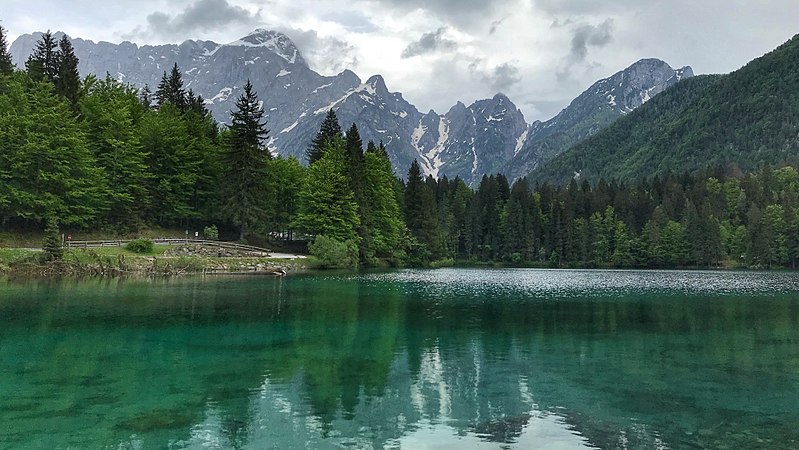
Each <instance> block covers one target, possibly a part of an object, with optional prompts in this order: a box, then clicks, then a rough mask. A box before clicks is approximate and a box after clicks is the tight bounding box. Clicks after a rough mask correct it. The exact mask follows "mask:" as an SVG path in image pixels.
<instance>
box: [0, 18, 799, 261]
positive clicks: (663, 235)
mask: <svg viewBox="0 0 799 450" xmlns="http://www.w3.org/2000/svg"><path fill="white" fill-rule="evenodd" d="M0 38H2V29H0ZM0 44H2V47H1V48H0V226H2V232H3V236H10V237H11V238H10V239H9V238H7V237H5V238H4V239H8V240H9V241H11V242H13V241H15V240H16V241H20V242H22V241H24V242H29V241H27V240H25V238H24V237H18V238H15V236H25V235H26V234H27V235H28V236H30V235H36V233H40V232H41V230H42V229H44V228H45V227H46V226H47V225H48V224H49V232H48V233H45V235H44V240H45V241H47V240H48V239H49V240H50V245H51V246H52V245H55V244H53V242H54V241H56V240H58V237H59V236H60V233H61V232H64V231H65V230H66V231H68V232H73V231H77V232H80V233H83V232H90V233H98V232H102V233H107V234H126V235H139V234H142V232H143V231H142V230H147V229H159V228H167V229H169V228H171V229H176V228H177V229H181V228H185V229H189V228H190V229H197V230H199V229H203V228H205V227H210V226H211V225H212V224H213V225H218V226H219V228H220V230H221V232H222V233H224V234H226V235H228V236H231V235H232V236H237V237H238V238H239V239H240V240H257V241H259V242H270V241H271V242H273V243H274V242H279V241H282V240H284V239H288V240H291V239H293V238H297V237H309V238H312V239H313V241H312V243H311V245H310V246H309V249H310V251H311V253H312V254H313V255H314V256H315V257H316V259H315V260H313V261H314V265H315V266H318V267H337V268H342V267H349V268H353V267H385V266H395V267H396V266H442V265H455V264H464V265H484V264H488V265H510V266H536V267H538V266H545V267H630V268H632V267H644V268H677V267H750V268H769V269H771V268H780V267H787V268H794V267H795V265H796V260H797V258H799V175H798V174H797V171H796V169H795V168H794V167H791V166H779V167H778V166H774V167H764V168H762V169H760V170H758V171H755V172H751V173H748V174H744V173H741V172H736V171H730V170H726V169H725V170H720V169H719V170H705V171H703V172H694V173H693V174H687V173H686V174H682V175H673V174H670V173H666V174H665V175H662V176H657V177H655V178H653V179H641V180H640V181H638V182H636V183H618V182H614V181H610V182H608V181H604V180H599V181H598V182H596V183H595V184H591V183H589V182H588V181H587V180H585V179H583V180H581V181H580V182H578V181H576V180H574V179H572V181H571V183H570V184H569V185H567V186H559V185H551V184H536V185H535V186H532V185H531V184H530V183H528V181H527V180H526V179H521V180H517V181H516V182H514V183H510V182H509V180H507V179H506V178H505V177H504V176H502V175H493V176H484V177H483V179H482V181H481V183H480V185H479V187H478V188H477V189H476V190H473V189H471V188H469V187H468V186H467V185H466V184H465V183H464V182H463V181H462V180H460V179H457V178H456V179H455V180H449V179H447V178H446V177H442V178H441V179H434V178H433V177H431V176H427V177H425V176H424V175H423V174H422V171H421V169H420V166H419V165H418V164H417V163H413V164H412V165H411V167H410V169H409V170H408V172H407V174H406V176H405V177H404V179H401V178H398V177H397V176H396V174H395V173H394V170H393V168H392V166H391V163H390V161H389V158H388V154H387V151H386V148H385V147H384V146H383V144H382V143H374V142H368V143H366V145H364V143H363V142H362V140H361V138H360V136H359V132H358V127H357V125H356V124H352V125H351V126H350V127H349V128H348V130H347V131H346V132H344V131H343V130H342V128H341V126H340V124H339V123H338V120H337V117H336V114H335V112H334V111H333V110H330V111H328V113H327V115H326V116H325V117H324V120H323V121H322V123H321V126H320V131H319V133H318V134H317V136H316V137H315V138H314V139H313V141H312V142H310V143H309V147H308V149H307V152H306V154H307V161H306V162H307V164H308V165H307V167H306V166H305V165H303V164H302V163H301V162H300V161H298V160H297V159H295V158H288V159H284V158H281V157H274V156H273V155H272V153H271V152H270V150H269V149H268V148H267V144H268V136H269V132H268V130H267V127H266V125H267V124H266V123H264V121H263V106H262V105H263V104H264V102H265V103H266V104H268V99H266V100H265V101H264V102H262V101H261V100H259V99H258V97H257V93H256V92H254V91H253V89H252V86H251V84H250V83H249V82H248V83H247V84H246V85H245V86H244V93H243V94H242V95H241V96H240V98H239V99H238V101H237V102H236V109H235V110H234V111H232V112H231V120H230V125H228V126H224V125H220V124H217V123H216V122H215V121H214V119H213V118H212V117H211V115H210V113H209V112H208V110H207V109H206V107H205V101H204V100H203V98H202V97H200V96H198V95H196V94H195V93H194V92H192V91H191V90H188V91H186V90H185V88H184V86H183V82H182V75H181V72H180V70H179V68H178V67H177V65H175V66H173V67H172V69H171V71H170V73H166V72H165V73H164V76H163V79H162V81H161V83H160V84H159V86H158V87H157V89H156V91H155V92H154V93H153V92H151V91H150V89H149V87H144V88H142V89H141V90H137V89H135V88H133V87H132V86H130V85H125V84H122V83H120V82H118V81H117V80H114V79H113V78H111V77H110V76H106V77H105V78H104V79H98V78H96V77H93V76H89V77H86V78H84V79H83V80H80V79H79V78H78V75H77V58H75V56H74V52H73V51H72V47H71V44H70V42H69V39H68V38H66V37H64V38H63V39H61V40H60V41H59V42H56V41H55V39H54V38H53V37H52V35H50V34H49V33H46V34H45V35H44V36H43V38H42V40H41V41H40V42H39V43H38V45H37V48H36V51H35V52H34V53H33V55H32V56H31V57H30V59H29V60H28V62H27V64H26V67H25V70H24V71H22V70H15V69H14V68H13V66H11V65H10V64H4V63H2V61H5V60H8V61H10V56H9V55H8V53H7V51H6V49H5V45H4V42H0ZM675 169H678V168H677V167H675ZM45 253H46V254H47V255H48V256H47V257H46V258H45V259H48V260H61V261H70V258H72V260H74V262H75V263H76V264H79V263H84V264H87V262H86V261H85V260H82V259H81V257H80V255H79V254H78V253H74V252H67V253H66V254H64V255H63V256H61V255H59V254H57V253H58V251H57V250H54V251H50V252H45ZM7 254H13V252H11V253H7ZM76 255H77V256H76ZM94 255H96V256H91V258H95V259H94V260H91V261H89V262H92V261H94V262H98V261H99V263H101V264H105V263H106V262H108V261H106V260H103V258H104V257H105V256H107V255H103V254H101V253H95V254H94ZM108 257H109V258H111V259H113V257H116V258H117V263H119V261H120V258H123V259H124V258H127V259H130V258H129V255H125V254H124V253H117V254H115V255H113V256H108ZM136 258H139V257H136ZM127 259H125V261H127ZM4 261H5V262H4V264H9V261H11V263H16V262H18V261H19V260H18V259H13V260H8V259H4ZM112 263H114V262H113V261H111V262H110V263H109V264H112ZM112 265H113V264H112ZM117 265H120V264H117Z"/></svg>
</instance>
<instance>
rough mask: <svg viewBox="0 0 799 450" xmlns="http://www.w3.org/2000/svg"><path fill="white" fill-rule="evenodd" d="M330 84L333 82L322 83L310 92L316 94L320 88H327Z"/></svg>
mask: <svg viewBox="0 0 799 450" xmlns="http://www.w3.org/2000/svg"><path fill="white" fill-rule="evenodd" d="M278 76H279V75H278ZM330 86H333V83H328V84H323V85H321V86H319V87H318V88H316V89H314V90H313V92H311V94H317V93H319V91H321V90H322V89H325V88H329V87H330Z"/></svg>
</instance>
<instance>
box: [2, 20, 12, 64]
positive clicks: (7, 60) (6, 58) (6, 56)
mask: <svg viewBox="0 0 799 450" xmlns="http://www.w3.org/2000/svg"><path fill="white" fill-rule="evenodd" d="M13 72H14V63H13V62H12V61H11V53H9V52H8V42H6V29H5V28H3V26H2V25H0V75H10V74H11V73H13Z"/></svg>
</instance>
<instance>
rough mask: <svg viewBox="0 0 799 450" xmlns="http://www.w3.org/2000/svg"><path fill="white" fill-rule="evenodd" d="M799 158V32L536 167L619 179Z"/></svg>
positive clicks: (550, 176) (557, 177)
mask: <svg viewBox="0 0 799 450" xmlns="http://www.w3.org/2000/svg"><path fill="white" fill-rule="evenodd" d="M797 159H799V35H797V36H795V37H793V38H792V39H791V40H790V41H788V42H786V43H785V44H783V45H782V46H780V47H779V48H777V49H776V50H774V51H772V52H770V53H768V54H766V55H764V56H762V57H760V58H758V59H755V60H754V61H752V62H750V63H749V64H747V65H746V66H744V67H743V68H741V69H739V70H737V71H735V72H732V73H730V74H728V75H717V76H703V77H697V78H695V79H693V80H687V81H685V82H682V83H679V84H677V85H676V86H674V87H672V88H671V89H668V90H666V92H664V93H663V94H661V95H659V96H657V97H656V98H654V99H653V100H652V101H651V102H648V103H647V104H646V105H644V106H642V107H641V108H639V109H637V110H636V111H634V112H632V113H630V114H629V115H628V116H627V117H624V118H623V119H620V120H618V121H617V122H615V123H614V124H613V125H611V126H610V127H608V128H607V129H606V130H604V131H603V132H601V133H599V134H597V135H595V136H592V137H591V138H589V139H587V140H585V141H583V142H582V143H579V144H577V145H575V146H574V147H572V148H571V149H569V150H568V151H566V152H565V153H563V154H562V155H560V156H558V157H557V158H555V159H553V160H552V161H551V162H549V163H548V164H546V165H545V166H543V167H542V168H541V169H540V170H538V171H535V172H533V177H534V178H535V179H536V180H550V181H557V182H563V181H565V180H568V179H570V178H572V177H575V176H579V177H582V178H588V179H591V180H596V179H598V178H600V177H604V178H613V179H621V180H635V179H638V178H642V177H645V178H648V177H652V176H654V175H658V174H662V173H665V172H668V171H671V172H683V171H689V172H691V171H695V170H699V169H703V168H708V167H710V168H712V167H727V168H729V169H731V170H736V171H737V170H744V171H746V170H753V169H756V168H758V167H760V166H761V165H763V164H779V163H782V162H789V161H793V162H795V161H796V160H797Z"/></svg>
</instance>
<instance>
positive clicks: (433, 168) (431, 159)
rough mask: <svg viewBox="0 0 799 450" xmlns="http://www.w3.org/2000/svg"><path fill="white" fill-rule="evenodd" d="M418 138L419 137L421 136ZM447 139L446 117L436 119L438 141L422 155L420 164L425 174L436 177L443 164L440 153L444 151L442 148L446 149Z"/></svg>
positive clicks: (447, 126) (447, 125)
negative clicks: (422, 159) (422, 158)
mask: <svg viewBox="0 0 799 450" xmlns="http://www.w3.org/2000/svg"><path fill="white" fill-rule="evenodd" d="M420 126H421V123H420ZM425 131H426V130H425ZM414 133H415V132H414ZM419 139H421V136H420V137H419ZM448 140H449V122H448V121H447V119H445V118H443V117H442V118H441V119H439V121H438V142H436V145H435V147H433V148H431V149H430V151H428V152H427V153H426V154H423V155H422V156H423V157H424V158H425V160H424V161H423V164H422V166H423V168H424V170H425V174H426V175H432V176H433V178H436V179H437V178H438V174H439V172H440V171H441V166H443V165H444V162H443V161H442V160H441V154H442V153H444V150H446V146H447V141H448Z"/></svg>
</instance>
